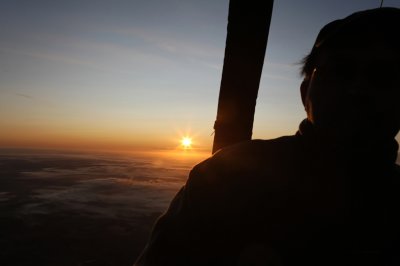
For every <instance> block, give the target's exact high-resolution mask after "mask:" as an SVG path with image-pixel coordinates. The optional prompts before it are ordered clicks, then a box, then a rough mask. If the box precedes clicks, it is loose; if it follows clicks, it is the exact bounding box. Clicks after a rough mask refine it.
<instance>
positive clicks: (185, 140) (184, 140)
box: [181, 137, 192, 149]
mask: <svg viewBox="0 0 400 266" xmlns="http://www.w3.org/2000/svg"><path fill="white" fill-rule="evenodd" d="M181 144H182V147H183V148H184V149H190V148H191V147H192V139H191V138H189V137H184V138H182V140H181Z"/></svg>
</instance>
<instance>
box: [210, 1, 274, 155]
mask: <svg viewBox="0 0 400 266" xmlns="http://www.w3.org/2000/svg"><path fill="white" fill-rule="evenodd" d="M273 2H274V1H273V0H263V1H256V0H252V1H248V0H230V3H229V16H228V33H227V37H226V46H225V58H224V66H223V70H222V78H221V87H220V94H219V101H218V111H217V119H216V121H215V124H214V129H215V136H214V144H213V150H212V152H213V153H214V152H216V151H217V150H219V149H221V148H223V147H225V146H228V145H231V144H234V143H237V142H240V141H244V140H250V139H251V135H252V131H253V121H254V111H255V106H256V100H257V94H258V87H259V84H260V78H261V72H262V67H263V64H264V57H265V50H266V47H267V40H268V33H269V26H270V23H271V16H272V7H273Z"/></svg>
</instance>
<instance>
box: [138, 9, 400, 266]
mask: <svg viewBox="0 0 400 266" xmlns="http://www.w3.org/2000/svg"><path fill="white" fill-rule="evenodd" d="M399 26H400V10H399V9H396V8H382V9H372V10H366V11H361V12H358V13H354V14H352V15H350V16H348V17H346V18H344V19H341V20H337V21H334V22H331V23H329V24H328V25H326V26H325V27H324V28H323V29H322V30H321V31H320V33H319V35H318V37H317V40H316V42H315V45H314V47H313V48H312V51H311V53H310V54H309V55H308V56H307V57H306V58H305V60H304V66H303V71H302V73H303V75H304V81H303V83H302V84H301V95H302V100H303V104H304V106H305V110H306V112H307V119H305V120H304V121H303V122H302V123H301V124H300V127H299V131H298V132H297V133H296V135H294V136H285V137H281V138H277V139H273V140H252V141H248V142H243V143H240V144H237V145H233V146H230V147H227V148H224V149H222V150H220V151H219V152H217V153H216V154H215V155H214V156H213V157H211V158H209V159H207V160H206V161H204V162H202V163H200V164H198V165H197V166H195V167H194V168H193V170H192V171H191V173H190V176H189V179H188V181H187V183H186V185H185V186H184V187H183V188H182V189H181V190H180V192H179V193H178V194H177V196H176V197H175V199H174V200H173V201H172V203H171V206H170V208H169V209H168V211H167V212H166V213H165V214H164V215H163V216H162V217H161V218H160V219H159V220H158V221H157V223H156V225H155V227H154V230H153V233H152V236H151V239H150V241H149V243H148V245H147V247H146V248H145V250H144V252H143V254H142V255H141V256H140V258H139V259H138V260H137V262H136V264H135V265H137V266H143V265H145V266H156V265H400V229H399V228H398V224H399V222H400V217H399V216H400V215H399V214H398V213H399V203H400V196H398V194H399V193H398V190H399V189H400V181H399V178H400V171H399V166H398V165H396V163H395V161H396V157H397V150H398V144H397V142H396V141H395V136H396V134H397V133H398V132H399V129H400V67H399V66H400V50H399V49H400V45H399V40H400V36H399V35H400V34H399V33H400V32H399Z"/></svg>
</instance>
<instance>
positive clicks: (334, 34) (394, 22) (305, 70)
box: [300, 7, 400, 78]
mask: <svg viewBox="0 0 400 266" xmlns="http://www.w3.org/2000/svg"><path fill="white" fill-rule="evenodd" d="M399 25H400V9H398V8H393V7H385V8H376V9H369V10H364V11H360V12H356V13H353V14H351V15H350V16H348V17H346V18H344V19H339V20H335V21H332V22H330V23H328V24H327V25H325V26H324V27H323V28H322V29H321V31H320V32H319V33H318V36H317V39H316V40H315V44H314V46H313V48H312V49H311V52H310V53H309V54H308V55H307V56H305V57H304V58H303V60H302V61H301V64H302V68H301V71H300V73H301V75H302V76H304V77H305V78H308V77H310V76H311V74H312V71H313V70H314V68H315V63H316V59H317V58H318V56H319V53H320V51H321V48H322V47H327V46H329V47H330V48H333V49H335V48H337V47H341V45H346V46H347V45H348V43H349V42H353V41H358V42H359V41H360V40H363V39H364V38H365V37H370V36H371V33H374V34H377V36H379V38H380V39H382V40H383V41H384V42H385V43H386V44H389V45H391V46H393V47H394V49H399V46H400V43H399V39H400V36H399V35H400V31H399V29H398V27H399Z"/></svg>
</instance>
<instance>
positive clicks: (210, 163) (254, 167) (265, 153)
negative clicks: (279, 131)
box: [193, 136, 299, 175]
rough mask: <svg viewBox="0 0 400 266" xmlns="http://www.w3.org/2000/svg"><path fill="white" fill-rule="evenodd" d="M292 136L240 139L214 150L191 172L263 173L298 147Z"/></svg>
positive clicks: (292, 154) (273, 167)
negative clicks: (236, 142) (268, 138)
mask: <svg viewBox="0 0 400 266" xmlns="http://www.w3.org/2000/svg"><path fill="white" fill-rule="evenodd" d="M298 146H299V145H298V141H297V138H296V136H284V137H280V138H276V139H270V140H250V141H244V142H241V143H238V144H235V145H232V146H229V147H227V148H224V149H221V150H219V151H218V152H216V153H215V154H214V155H213V156H212V157H210V158H209V159H207V160H205V161H203V162H202V163H200V164H198V165H197V166H195V167H194V168H193V171H194V172H199V173H203V172H210V171H211V172H214V173H216V174H220V175H232V174H246V175H249V174H251V173H261V172H262V173H264V172H265V171H267V170H268V169H275V168H277V167H280V166H281V165H282V164H285V165H287V162H288V161H292V160H294V158H293V157H295V156H296V154H297V153H298V151H299V148H298Z"/></svg>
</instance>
